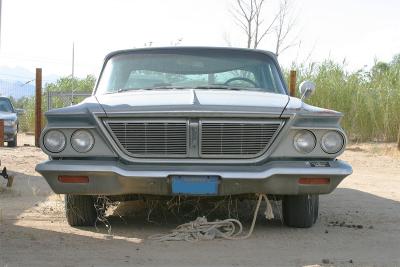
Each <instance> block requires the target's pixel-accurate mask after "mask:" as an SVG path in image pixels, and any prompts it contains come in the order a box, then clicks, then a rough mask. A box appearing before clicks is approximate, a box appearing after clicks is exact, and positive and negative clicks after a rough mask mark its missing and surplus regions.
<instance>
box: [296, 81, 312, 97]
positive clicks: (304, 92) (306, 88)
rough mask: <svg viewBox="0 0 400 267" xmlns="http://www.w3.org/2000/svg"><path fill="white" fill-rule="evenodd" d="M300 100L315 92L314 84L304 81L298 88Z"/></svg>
mask: <svg viewBox="0 0 400 267" xmlns="http://www.w3.org/2000/svg"><path fill="white" fill-rule="evenodd" d="M299 91H300V95H301V100H305V99H307V98H309V97H310V96H311V95H312V94H314V92H315V83H314V82H311V81H304V82H302V83H301V84H300V86H299Z"/></svg>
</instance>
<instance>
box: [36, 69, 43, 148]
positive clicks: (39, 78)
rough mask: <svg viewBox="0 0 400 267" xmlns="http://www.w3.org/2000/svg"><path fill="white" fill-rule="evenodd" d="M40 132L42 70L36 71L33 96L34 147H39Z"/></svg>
mask: <svg viewBox="0 0 400 267" xmlns="http://www.w3.org/2000/svg"><path fill="white" fill-rule="evenodd" d="M41 131H42V69H41V68H37V69H36V95H35V146H37V147H39V143H40V142H39V141H40V140H39V139H40V133H41Z"/></svg>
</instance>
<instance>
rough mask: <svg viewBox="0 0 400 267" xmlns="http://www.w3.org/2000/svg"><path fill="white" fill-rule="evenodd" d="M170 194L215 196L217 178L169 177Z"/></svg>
mask: <svg viewBox="0 0 400 267" xmlns="http://www.w3.org/2000/svg"><path fill="white" fill-rule="evenodd" d="M171 181H172V193H173V194H177V195H197V196H200V195H216V194H217V193H218V176H187V175H174V176H171Z"/></svg>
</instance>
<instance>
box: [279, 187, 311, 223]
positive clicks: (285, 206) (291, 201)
mask: <svg viewBox="0 0 400 267" xmlns="http://www.w3.org/2000/svg"><path fill="white" fill-rule="evenodd" d="M318 206H319V196H318V195H311V194H307V195H294V196H284V197H283V200H282V213H283V221H284V222H285V224H286V225H287V226H290V227H296V228H310V227H311V226H313V225H314V223H315V222H316V221H317V218H318Z"/></svg>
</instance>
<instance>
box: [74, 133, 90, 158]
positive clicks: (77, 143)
mask: <svg viewBox="0 0 400 267" xmlns="http://www.w3.org/2000/svg"><path fill="white" fill-rule="evenodd" d="M93 144H94V137H93V135H92V134H91V133H90V132H88V131H86V130H77V131H75V132H74V133H73V134H72V137H71V145H72V147H73V148H74V149H75V151H76V152H79V153H85V152H88V151H89V150H91V149H92V147H93Z"/></svg>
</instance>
